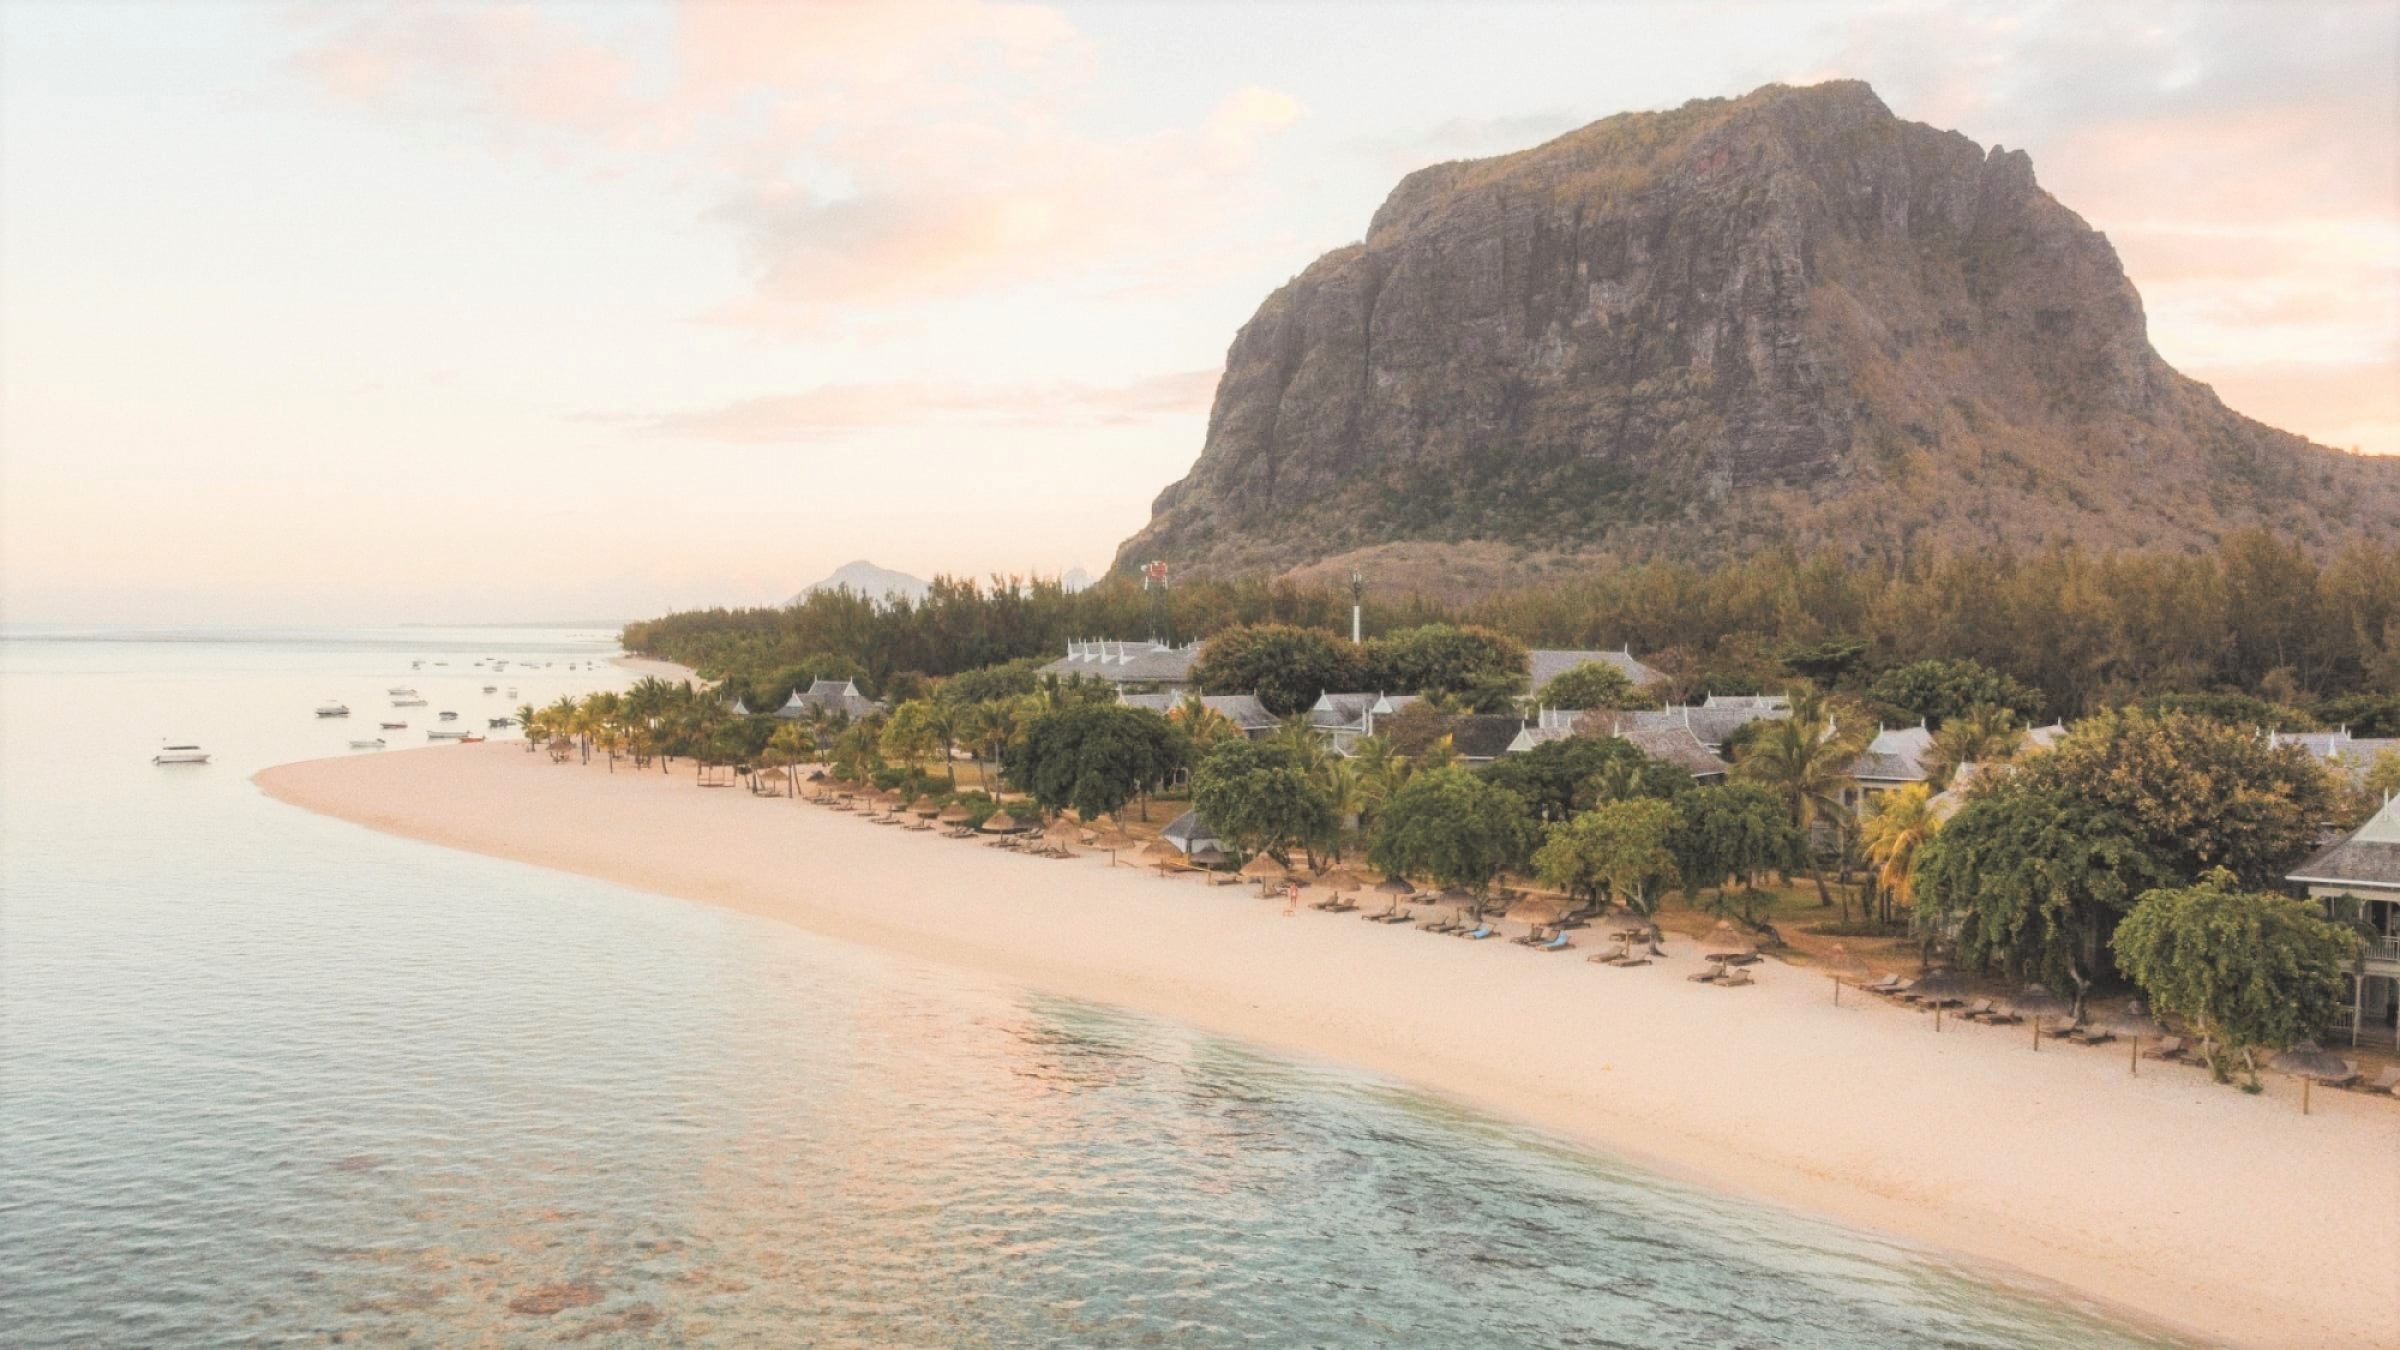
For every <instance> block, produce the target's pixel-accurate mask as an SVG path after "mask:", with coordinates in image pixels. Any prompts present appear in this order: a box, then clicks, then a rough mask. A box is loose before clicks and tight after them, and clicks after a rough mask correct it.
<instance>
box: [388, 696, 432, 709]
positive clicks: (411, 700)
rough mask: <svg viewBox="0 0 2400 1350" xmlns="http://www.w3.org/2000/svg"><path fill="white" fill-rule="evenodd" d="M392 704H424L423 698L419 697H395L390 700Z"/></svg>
mask: <svg viewBox="0 0 2400 1350" xmlns="http://www.w3.org/2000/svg"><path fill="white" fill-rule="evenodd" d="M392 706H393V707H395V708H422V707H424V706H425V700H423V699H421V698H396V699H393V700H392Z"/></svg>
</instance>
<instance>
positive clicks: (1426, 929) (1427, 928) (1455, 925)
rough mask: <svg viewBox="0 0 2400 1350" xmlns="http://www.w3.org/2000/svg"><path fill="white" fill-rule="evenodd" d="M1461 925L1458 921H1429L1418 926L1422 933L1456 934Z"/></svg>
mask: <svg viewBox="0 0 2400 1350" xmlns="http://www.w3.org/2000/svg"><path fill="white" fill-rule="evenodd" d="M1459 927H1460V924H1459V922H1458V920H1456V919H1428V920H1426V921H1425V922H1423V923H1421V924H1418V925H1417V931H1418V932H1420V933H1455V932H1457V931H1458V930H1459Z"/></svg>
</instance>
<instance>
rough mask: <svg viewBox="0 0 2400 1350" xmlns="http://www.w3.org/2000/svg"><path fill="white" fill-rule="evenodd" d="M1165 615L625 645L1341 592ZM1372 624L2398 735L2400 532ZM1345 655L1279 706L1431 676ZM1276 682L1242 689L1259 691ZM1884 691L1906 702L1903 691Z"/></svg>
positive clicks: (1213, 627)
mask: <svg viewBox="0 0 2400 1350" xmlns="http://www.w3.org/2000/svg"><path fill="white" fill-rule="evenodd" d="M1164 612H1165V614H1166V616H1167V618H1166V620H1165V623H1164V625H1163V626H1162V623H1161V620H1160V617H1159V616H1160V614H1161V609H1160V606H1159V605H1158V603H1157V598H1156V596H1155V594H1154V593H1145V592H1144V591H1143V590H1142V589H1141V587H1140V585H1139V583H1138V581H1136V580H1135V579H1133V578H1131V577H1124V576H1114V577H1110V578H1108V579H1106V580H1104V581H1103V582H1101V583H1100V584H1098V585H1096V586H1093V587H1090V588H1088V589H1085V590H1081V591H1074V592H1069V591H1067V590H1066V589H1065V588H1063V587H1061V586H1059V585H1057V584H1056V583H1054V582H1050V581H1044V580H1038V579H1037V580H1031V581H1028V580H1023V579H1019V578H995V579H994V580H992V581H991V582H990V583H988V584H978V583H976V582H973V581H969V580H963V579H956V578H943V579H940V580H938V581H936V582H935V583H934V586H933V588H932V590H931V592H930V593H929V594H928V595H927V596H926V597H925V598H924V599H923V600H922V601H905V600H904V601H899V602H895V603H890V604H879V603H876V602H872V601H869V600H866V599H865V598H863V597H860V596H858V595H855V594H850V593H845V592H818V593H815V594H812V595H810V596H808V597H806V598H805V599H803V600H802V601H801V602H799V603H797V604H795V605H791V606H787V607H783V608H761V609H746V610H723V609H718V610H702V611H689V612H685V613H679V614H671V615H667V616H665V617H663V618H659V619H655V620H651V621H648V622H644V623H637V624H632V625H629V626H628V627H627V628H626V630H625V634H624V639H625V643H626V645H627V647H628V648H630V649H632V650H635V651H641V652H645V653H648V654H651V655H655V656H661V657H665V658H668V659H671V660H677V661H682V662H684V663H686V664H689V665H692V666H695V667H696V668H698V669H700V670H701V671H702V672H703V673H705V674H707V675H708V676H710V677H711V678H722V677H725V676H729V675H730V676H737V677H739V678H741V679H743V680H746V681H757V682H761V683H762V684H763V685H766V686H773V687H774V688H769V689H768V690H767V692H769V693H774V691H775V688H780V690H781V691H782V692H785V693H788V692H789V689H790V688H791V687H792V686H793V685H794V684H796V683H800V682H804V681H805V680H806V679H808V678H809V677H811V676H822V677H829V678H857V679H860V680H861V681H862V682H863V683H864V685H865V686H866V687H867V689H868V691H869V692H870V693H873V694H877V695H880V696H891V695H893V694H894V693H895V692H896V690H895V682H897V681H902V680H903V678H904V677H906V676H909V675H912V674H914V675H917V676H920V677H927V678H932V677H940V676H945V675H952V674H956V673H959V672H963V671H971V670H976V669H979V668H982V667H987V666H993V665H999V664H1003V663H1006V662H1010V661H1015V660H1019V659H1024V658H1038V659H1041V660H1048V659H1051V658H1053V657H1055V656H1056V655H1058V654H1059V653H1060V652H1061V651H1062V650H1063V649H1064V645H1065V643H1066V642H1067V641H1068V640H1069V639H1072V638H1081V637H1094V636H1105V637H1129V636H1142V635H1149V636H1159V637H1164V638H1168V639H1170V640H1174V641H1189V640H1192V639H1195V638H1212V637H1214V636H1216V635H1218V634H1221V633H1224V632H1225V631H1226V630H1228V629H1231V628H1234V627H1237V626H1242V625H1277V626H1286V627H1294V628H1300V629H1308V630H1321V631H1322V632H1323V633H1325V634H1328V635H1338V634H1340V633H1342V632H1344V631H1346V630H1347V627H1348V622H1347V621H1348V613H1349V597H1348V595H1347V594H1344V593H1341V592H1339V591H1336V590H1334V589H1331V588H1329V587H1315V586H1311V587H1302V586H1296V585H1291V584H1287V583H1266V582H1261V581H1255V580H1253V581H1239V582H1217V581H1190V582H1182V583H1178V585H1177V586H1176V588H1175V590H1174V591H1173V592H1172V593H1171V600H1170V603H1169V605H1168V606H1167V607H1166V609H1165V611H1164ZM1365 620H1366V631H1367V632H1368V633H1369V634H1370V635H1373V636H1378V637H1385V636H1391V635H1395V634H1398V633H1400V632H1402V631H1405V630H1410V629H1422V628H1425V627H1428V626H1431V625H1442V626H1446V627H1449V628H1452V629H1456V630H1467V629H1473V628H1481V629H1484V630H1488V632H1490V633H1492V634H1505V635H1507V640H1509V641H1513V642H1516V643H1520V644H1526V645H1533V646H1544V647H1616V646H1618V645H1621V644H1630V645H1631V646H1632V647H1633V649H1634V650H1635V651H1637V652H1638V653H1640V654H1641V656H1642V659H1643V660H1644V661H1645V662H1647V663H1648V664H1650V665H1651V666H1653V667H1656V668H1658V669H1659V670H1661V671H1663V672H1665V673H1666V674H1667V676H1668V678H1669V684H1668V686H1667V688H1666V689H1665V690H1664V691H1662V692H1664V693H1665V694H1667V695H1668V696H1669V697H1672V698H1677V699H1687V700H1688V699H1692V698H1696V697H1698V696H1700V695H1703V694H1706V693H1711V692H1714V693H1749V692H1762V691H1769V690H1778V689H1781V688H1783V687H1785V686H1786V685H1787V684H1789V683H1790V682H1792V681H1793V680H1794V679H1806V680H1809V681H1811V682H1812V683H1814V684H1816V685H1818V686H1820V687H1823V688H1827V689H1835V690H1841V691H1844V692H1850V693H1856V694H1860V695H1865V694H1867V693H1868V692H1869V691H1870V690H1872V689H1873V688H1874V687H1875V685H1876V683H1877V681H1878V680H1879V679H1880V678H1881V677H1883V676H1884V675H1886V674H1887V673H1889V672H1891V671H1893V670H1896V669H1900V668H1903V667H1908V666H1911V665H1914V664H1916V663H1919V662H1924V661H1948V660H1959V659H1971V660H1974V661H1976V662H1979V663H1980V664H1981V666H1982V667H1983V668H1985V669H1987V670H1989V671H1992V672H1996V673H1997V674H1999V675H2001V676H2004V677H2006V678H2007V679H2008V680H2009V681H2012V682H2013V686H2014V687H2013V688H2002V689H1998V690H1994V689H1982V690H1973V691H1967V692H1964V693H1958V694H1940V693H1939V691H1932V692H1931V693H1929V694H1928V695H1927V697H1928V698H1929V699H1932V698H1937V697H1938V698H1946V699H1948V700H1949V701H1950V703H1951V708H1950V710H1955V709H1957V708H1964V707H1968V706H1974V705H1976V704H1990V705H1993V706H2003V707H2009V708H2011V709H2013V710H2015V711H2016V712H2018V713H2019V714H2020V715H2024V716H2034V715H2043V716H2049V717H2069V718H2072V717H2079V716H2082V715H2084V714H2086V713H2088V712H2090V711H2093V710H2096V709H2098V708H2101V707H2107V706H2113V705H2120V704H2137V703H2143V702H2146V701H2149V700H2152V699H2157V698H2162V697H2170V696H2194V695H2197V696H2203V697H2223V696H2227V695H2232V696H2238V697H2240V698H2245V699H2254V700H2259V703H2258V704H2257V707H2258V708H2260V709H2264V710H2266V711H2267V712H2269V713H2271V715H2273V716H2274V717H2276V718H2278V719H2280V720H2284V721H2287V722H2289V723H2290V724H2292V725H2294V726H2298V725H2305V724H2309V723H2312V722H2314V723H2322V724H2325V725H2336V726H2338V725H2342V724H2345V723H2346V724H2349V725H2350V726H2352V727H2353V729H2355V730H2357V731H2358V732H2359V734H2361V735H2367V734H2381V735H2392V734H2400V543H2393V542H2389V541H2384V542H2370V543H2361V544H2358V545H2355V546H2353V547H2351V548H2348V549H2346V550H2344V551H2342V552H2340V553H2338V554H2336V555H2334V556H2333V557H2331V558H2329V559H2322V560H2320V559H2316V558H2312V557H2311V556H2309V555H2308V554H2306V553H2305V552H2303V551H2301V550H2300V549H2298V548H2297V547H2295V546H2293V545H2291V544H2288V543H2285V542H2284V541H2281V540H2279V539H2277V538H2275V537H2273V536H2271V535H2268V534H2264V533H2257V532H2252V533H2245V534H2237V535H2235V536H2232V537H2230V538H2228V539H2227V540H2226V541H2225V542H2224V543H2223V544H2222V545H2221V546H2220V547H2219V548H2218V549H2216V550H2215V551H2214V552H2212V553H2206V554H2182V553H2174V554H2169V553H2155V552H2126V553H2114V554H2093V553H2087V552H2082V551H2079V550H2075V549H2060V550H2054V551H2050V552H2044V553H2039V554H2032V555H2025V556H2010V555H2001V554H1989V553H1978V554H1960V555H1950V556H1940V557H1931V556H1928V557H1914V558H1907V559H1901V560H1878V559H1858V558H1850V557H1844V556H1841V555H1837V554H1831V553H1827V554H1822V555H1817V556H1812V557H1795V556H1793V555H1790V554H1782V553H1768V554H1761V555H1758V556H1755V557H1752V558H1748V559H1743V560H1740V561H1736V562H1730V563H1725V564H1721V565H1717V566H1713V567H1705V568H1704V567H1699V566H1695V565H1691V564H1683V563H1672V562H1636V563H1628V564H1626V565H1622V566H1618V565H1595V566H1593V567H1591V568H1589V569H1586V570H1585V571H1584V572H1583V573H1582V574H1580V575H1579V576H1578V577H1577V579H1575V580H1573V581H1570V582H1566V583H1563V584H1553V585H1544V586H1540V587H1534V588H1528V589H1526V590H1522V591H1517V592H1511V593H1508V594H1503V595H1498V596H1493V597H1489V598H1486V599H1483V600H1479V601H1475V602H1472V603H1468V604H1458V605H1450V604H1441V603H1437V602H1435V601H1432V600H1429V599H1424V598H1419V597H1381V596H1374V595H1372V594H1371V595H1370V597H1369V602H1368V604H1367V606H1366V615H1365ZM1294 669H1296V670H1300V669H1303V668H1300V667H1295V668H1294ZM1521 672H1522V667H1521V666H1519V667H1514V668H1512V673H1521ZM1349 673H1350V672H1345V671H1343V670H1341V669H1339V668H1334V669H1327V670H1322V671H1313V672H1311V671H1304V673H1302V674H1297V675H1294V676H1293V677H1292V680H1291V687H1289V688H1278V689H1276V690H1275V693H1274V698H1273V700H1272V701H1273V702H1274V703H1277V704H1282V705H1287V706H1288V705H1289V704H1290V703H1291V701H1292V700H1293V699H1295V698H1297V697H1298V696H1299V695H1300V694H1302V693H1305V694H1306V695H1307V696H1308V697H1309V698H1312V699H1313V698H1314V697H1315V695H1316V694H1317V692H1319V690H1320V689H1332V688H1338V687H1343V686H1344V685H1345V684H1347V685H1348V687H1352V688H1376V687H1384V688H1386V690H1387V692H1405V691H1408V690H1410V689H1413V688H1414V687H1415V686H1416V685H1417V683H1418V682H1419V680H1420V679H1421V678H1422V673H1421V672H1420V673H1418V674H1417V675H1416V676H1415V677H1413V678H1412V677H1410V676H1406V675H1401V676H1386V675H1385V674H1383V673H1381V672H1369V671H1366V670H1359V671H1357V672H1355V676H1356V678H1355V680H1351V679H1345V678H1342V677H1343V676H1345V675H1346V674H1349ZM1370 674H1373V675H1374V676H1375V678H1374V679H1372V680H1371V679H1370V678H1369V677H1370ZM1320 681H1322V683H1320ZM1467 684H1468V685H1469V687H1471V681H1469V682H1467ZM1267 688H1269V686H1266V685H1263V684H1262V685H1260V686H1257V687H1254V688H1251V689H1244V690H1241V691H1240V692H1260V693H1261V694H1262V697H1265V696H1266V694H1265V690H1266V689H1267ZM897 692H898V694H899V696H900V697H902V698H905V697H909V696H911V694H910V691H909V690H907V689H905V688H901V689H898V690H897ZM1878 697H1882V698H1884V699H1885V701H1887V702H1893V703H1903V704H1905V703H1910V702H1917V701H1919V700H1918V699H1917V697H1916V696H1915V695H1914V694H1912V693H1910V692H1909V691H1907V690H1904V689H1901V688H1899V687H1887V688H1886V689H1885V690H1883V691H1882V692H1881V693H1880V694H1879V695H1878ZM775 701H778V702H779V701H780V695H777V697H776V699H775ZM763 702H764V701H763V700H762V701H754V702H752V704H751V706H752V707H761V706H762V703H763ZM1925 706H1927V707H1928V709H1929V711H1927V712H1926V713H1925V714H1924V715H1926V716H1928V717H1929V718H1939V717H1941V716H1944V715H1946V712H1945V710H1944V709H1943V708H1942V707H1941V706H1940V705H1939V703H1938V702H1928V703H1926V704H1925Z"/></svg>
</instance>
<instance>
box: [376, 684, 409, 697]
mask: <svg viewBox="0 0 2400 1350" xmlns="http://www.w3.org/2000/svg"><path fill="white" fill-rule="evenodd" d="M383 692H385V693H387V694H390V695H391V696H392V697H393V698H415V697H416V696H417V691H416V690H414V689H411V688H409V687H408V686H407V685H405V684H402V685H395V686H393V687H392V688H390V689H386V690H384V691H383Z"/></svg>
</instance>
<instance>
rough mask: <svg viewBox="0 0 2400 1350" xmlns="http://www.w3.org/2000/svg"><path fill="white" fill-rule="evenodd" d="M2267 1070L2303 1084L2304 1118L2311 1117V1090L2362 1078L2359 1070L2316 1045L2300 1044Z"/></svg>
mask: <svg viewBox="0 0 2400 1350" xmlns="http://www.w3.org/2000/svg"><path fill="white" fill-rule="evenodd" d="M2267 1067H2268V1068H2270V1069H2277V1070H2281V1071H2282V1072H2284V1073H2288V1074H2290V1075H2292V1076H2293V1077H2295V1078H2298V1079H2299V1080H2300V1114H2301V1115H2304V1116H2305V1115H2307V1114H2308V1090H2309V1088H2310V1086H2311V1085H2313V1084H2316V1083H2340V1082H2347V1081H2349V1080H2350V1079H2353V1078H2356V1077H2357V1076H2358V1070H2356V1069H2354V1068H2351V1067H2350V1061H2348V1060H2346V1059H2343V1058H2342V1057H2341V1056H2340V1055H2337V1054H2334V1053H2333V1052H2332V1051H2330V1050H2325V1049H2322V1048H2320V1047H2319V1046H2318V1045H2317V1043H2316V1042H2315V1041H2302V1042H2300V1043H2299V1044H2298V1045H2295V1046H2293V1047H2292V1048H2291V1049H2289V1050H2286V1051H2284V1052H2283V1053H2281V1054H2279V1055H2277V1056H2275V1057H2274V1058H2273V1059H2270V1060H2268V1061H2267Z"/></svg>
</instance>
